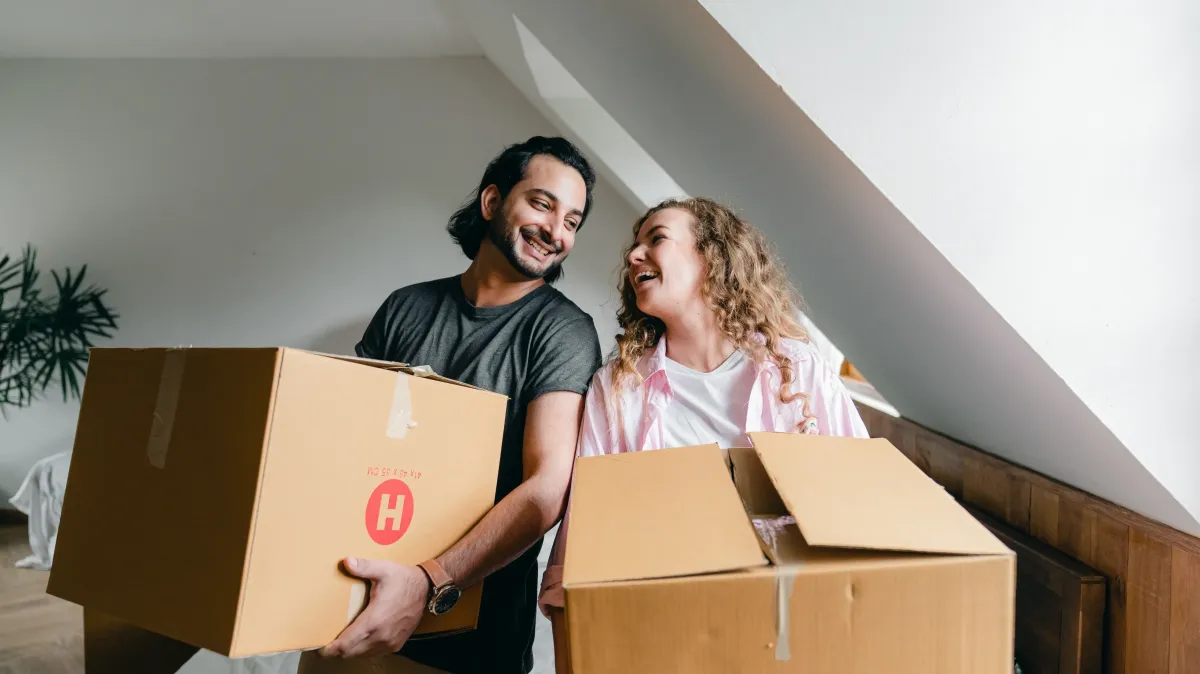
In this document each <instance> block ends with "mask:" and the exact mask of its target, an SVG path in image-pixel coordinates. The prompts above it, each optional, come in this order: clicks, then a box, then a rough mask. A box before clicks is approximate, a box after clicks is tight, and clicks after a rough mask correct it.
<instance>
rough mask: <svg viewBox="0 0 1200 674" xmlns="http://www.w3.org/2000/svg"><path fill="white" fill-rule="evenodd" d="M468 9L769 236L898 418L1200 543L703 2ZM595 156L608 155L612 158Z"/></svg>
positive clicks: (476, 1)
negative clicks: (525, 37)
mask: <svg viewBox="0 0 1200 674" xmlns="http://www.w3.org/2000/svg"><path fill="white" fill-rule="evenodd" d="M457 8H458V9H459V11H460V12H461V14H462V16H463V19H464V21H466V22H467V24H468V25H470V26H471V28H472V30H473V31H474V32H475V34H476V37H477V39H479V42H480V44H481V45H482V46H483V49H484V51H485V53H486V54H487V55H488V57H489V58H491V59H492V60H493V62H495V63H496V64H497V66H498V67H500V69H501V70H502V71H503V72H505V73H506V74H507V75H508V76H509V77H510V78H512V79H513V81H514V83H515V84H517V86H518V87H520V88H522V90H523V91H525V92H526V94H527V95H530V96H531V97H539V98H540V95H539V94H538V92H537V86H536V84H535V83H534V78H533V77H532V75H531V73H530V67H531V66H530V64H529V63H528V61H526V60H525V54H524V52H523V50H522V49H521V46H520V36H519V34H518V29H517V24H516V23H515V22H514V21H513V19H514V17H515V18H516V19H517V20H518V21H519V22H520V24H522V25H524V26H525V27H527V29H528V31H529V32H530V33H531V34H532V35H533V36H536V38H537V40H538V41H539V42H540V43H541V44H542V45H544V47H545V49H546V51H547V52H548V53H550V54H552V55H553V57H554V58H555V59H556V60H557V61H558V62H559V64H560V65H561V67H562V68H564V69H565V70H566V71H567V72H569V73H570V75H571V76H572V77H573V78H574V79H575V80H576V81H577V83H578V84H579V86H580V87H582V89H583V90H584V91H586V93H587V95H588V96H589V97H590V98H591V99H592V100H593V101H594V102H595V104H596V105H597V106H598V108H599V109H600V110H602V111H603V113H604V114H605V115H608V116H610V117H611V119H613V120H615V121H616V122H617V123H618V124H619V126H620V128H621V129H623V130H624V132H627V133H628V135H629V136H630V137H631V138H632V139H633V141H634V142H635V143H636V144H637V146H638V147H639V148H641V149H643V150H644V151H645V152H646V154H647V155H649V157H652V158H653V162H654V163H655V164H657V165H658V166H660V167H661V169H662V170H663V171H665V172H666V174H668V175H669V176H670V178H671V179H672V180H674V182H676V183H677V184H678V185H679V186H680V187H681V188H682V189H684V190H686V191H687V192H688V193H691V194H704V195H710V196H714V197H718V198H723V199H728V200H730V201H732V202H733V203H734V204H735V205H736V206H738V207H739V208H740V209H741V210H742V212H743V213H744V214H745V215H746V216H747V217H748V218H749V219H750V220H751V221H753V222H755V223H756V224H757V225H759V226H760V227H761V228H762V229H763V230H764V231H765V232H767V233H768V235H769V236H770V237H771V238H772V239H773V240H774V241H775V243H776V244H777V245H778V246H779V247H780V249H781V252H782V253H783V255H784V256H785V258H786V260H787V262H788V264H789V267H790V270H791V272H792V275H793V277H794V278H796V279H797V281H798V282H799V283H800V285H801V290H802V292H803V293H804V295H805V298H806V300H807V302H808V303H809V305H810V306H811V307H812V310H813V317H814V319H815V320H816V322H817V323H818V324H819V325H820V326H821V328H822V330H824V332H825V333H827V334H828V335H829V337H830V338H831V339H832V340H833V341H834V342H835V343H836V344H837V345H838V346H839V348H841V349H842V350H843V351H845V352H846V353H847V354H848V355H849V357H850V358H851V360H853V361H854V363H855V364H856V365H857V366H859V367H861V369H862V370H863V371H864V372H866V373H867V374H868V376H869V377H870V378H871V380H872V383H873V384H875V386H876V387H877V388H878V389H879V391H880V392H881V393H882V394H883V395H884V396H885V397H886V398H887V399H888V400H889V401H890V402H891V403H893V404H894V405H895V406H896V407H897V408H898V409H899V410H900V412H901V413H902V414H904V415H905V416H907V417H909V418H911V419H914V420H916V421H918V422H920V423H923V424H925V425H928V426H930V427H932V428H935V429H937V430H940V431H942V432H944V433H947V434H949V435H951V436H953V437H956V438H958V439H960V440H963V441H965V442H969V443H971V444H974V445H977V446H979V447H981V448H983V449H985V450H987V451H990V452H993V453H995V454H997V455H999V456H1003V457H1005V458H1007V459H1009V460H1011V461H1014V462H1016V463H1018V464H1021V465H1025V466H1028V467H1030V468H1032V469H1034V470H1037V471H1040V472H1042V473H1045V474H1047V475H1049V476H1051V477H1054V478H1057V479H1060V480H1062V481H1064V482H1067V483H1070V484H1072V485H1075V486H1077V487H1079V488H1081V489H1084V490H1087V491H1089V492H1092V493H1094V494H1097V495H1099V496H1101V497H1104V498H1107V499H1109V500H1111V501H1114V502H1116V503H1118V504H1121V505H1124V506H1126V507H1128V508H1130V509H1132V510H1135V511H1138V512H1140V513H1142V514H1145V515H1147V516H1149V517H1152V518H1155V519H1157V520H1159V521H1162V522H1164V523H1166V524H1168V525H1171V526H1174V527H1176V528H1178V529H1181V530H1183V531H1187V532H1189V533H1193V534H1200V523H1198V521H1197V518H1196V517H1195V515H1194V514H1193V513H1190V512H1189V511H1188V509H1187V508H1185V507H1184V506H1183V505H1182V504H1181V502H1180V501H1179V500H1178V499H1177V498H1176V497H1175V496H1173V495H1172V494H1171V492H1170V491H1169V490H1168V489H1167V488H1165V487H1164V486H1163V484H1162V483H1161V482H1160V481H1159V480H1157V479H1155V477H1154V476H1153V475H1152V474H1151V473H1150V472H1149V471H1148V470H1147V469H1146V467H1145V466H1144V465H1143V464H1142V463H1141V462H1140V461H1139V460H1138V459H1137V457H1135V455H1134V454H1133V453H1132V452H1131V451H1130V450H1129V449H1127V448H1126V446H1125V445H1124V444H1122V442H1121V441H1120V440H1118V439H1117V437H1116V436H1114V435H1113V433H1112V432H1111V431H1110V430H1109V429H1108V427H1107V426H1106V425H1105V424H1104V423H1102V422H1101V420H1100V419H1098V418H1097V416H1096V415H1095V414H1094V413H1093V412H1092V410H1091V409H1089V408H1088V406H1087V405H1086V404H1084V402H1083V401H1082V400H1081V399H1080V398H1079V396H1078V395H1076V394H1075V393H1074V392H1073V391H1072V390H1071V388H1070V387H1069V386H1068V385H1067V383H1066V382H1064V381H1063V379H1062V378H1061V377H1060V376H1059V375H1058V374H1056V372H1055V371H1054V369H1052V368H1051V366H1050V365H1049V364H1047V362H1046V361H1045V360H1044V359H1043V358H1042V357H1041V356H1039V354H1038V353H1037V352H1036V351H1035V350H1034V349H1033V348H1031V347H1030V345H1029V344H1028V343H1027V341H1026V340H1025V339H1023V338H1022V336H1021V335H1020V334H1018V332H1017V331H1016V330H1014V328H1013V327H1012V325H1010V323H1009V322H1008V321H1006V320H1005V319H1004V318H1003V317H1002V316H1001V315H1000V314H999V313H998V312H997V311H996V310H995V309H994V308H993V306H992V305H991V304H990V303H989V302H988V301H987V299H986V298H985V297H984V296H983V295H981V294H980V293H979V292H978V290H977V289H976V288H975V287H974V286H973V285H972V284H971V282H970V281H969V280H968V278H966V277H964V275H963V274H962V273H960V271H959V270H958V269H956V268H955V267H954V265H952V264H951V262H950V261H948V260H947V258H946V257H945V256H944V255H943V254H942V253H941V252H940V251H939V250H938V249H937V248H936V247H935V246H934V245H933V244H932V243H931V242H930V241H929V240H928V239H927V238H926V237H925V236H924V235H923V234H922V233H921V231H920V230H919V229H918V228H917V227H915V226H914V224H913V223H912V222H910V221H909V220H908V219H907V218H906V217H905V215H904V214H903V213H902V212H901V211H900V210H899V209H897V208H896V206H895V205H894V204H893V203H892V202H891V201H889V199H888V198H887V197H885V196H884V194H883V193H882V192H881V191H880V190H879V189H878V187H877V186H876V185H875V184H873V183H872V181H871V180H869V179H868V177H867V176H866V175H864V173H863V172H862V171H861V170H860V169H859V168H858V166H856V165H855V163H854V162H852V161H851V160H850V159H849V158H848V157H847V156H846V154H845V153H844V152H843V151H842V150H841V149H840V148H839V147H838V146H837V145H835V143H834V142H833V141H832V140H831V139H830V138H829V137H828V136H827V135H826V134H825V133H824V132H822V130H821V129H820V128H818V126H817V125H816V124H814V122H813V120H812V119H810V118H809V117H808V116H807V115H806V114H805V112H804V110H802V109H801V108H800V107H799V106H798V105H797V104H796V102H795V101H794V100H793V99H792V98H790V97H789V96H788V95H787V94H786V93H785V92H784V91H783V90H782V89H781V88H780V86H779V85H778V84H777V83H776V82H775V81H773V80H772V79H771V77H770V76H769V75H768V74H767V73H765V72H764V71H763V69H762V68H760V67H759V65H758V64H757V63H756V62H755V61H754V59H753V58H751V56H749V55H748V54H747V53H746V50H745V49H744V48H743V47H742V46H741V45H740V44H739V43H738V42H737V41H736V40H735V39H734V38H733V37H731V35H730V34H729V33H728V32H727V31H726V30H725V29H723V28H722V26H721V25H720V24H719V23H718V22H717V21H716V20H715V19H714V17H713V16H712V15H711V14H710V13H708V12H707V11H706V10H705V9H704V7H702V6H701V5H700V4H698V3H697V2H695V1H694V0H608V1H606V2H604V3H595V2H589V1H588V0H459V2H458V3H457ZM484 33H487V36H486V39H485V36H484ZM540 104H541V105H546V103H545V100H541V101H540ZM558 121H560V122H562V121H564V120H563V118H562V116H561V115H560V116H559V117H558ZM576 123H577V124H579V123H581V122H580V121H579V120H576ZM571 133H572V134H578V135H581V136H586V135H587V132H586V129H581V128H580V129H571ZM591 149H593V151H594V152H595V153H596V154H597V155H598V156H599V157H600V159H601V160H604V154H605V147H603V146H600V147H594V148H591ZM609 170H612V167H611V166H610V167H609ZM635 182H636V181H635ZM627 193H628V192H627Z"/></svg>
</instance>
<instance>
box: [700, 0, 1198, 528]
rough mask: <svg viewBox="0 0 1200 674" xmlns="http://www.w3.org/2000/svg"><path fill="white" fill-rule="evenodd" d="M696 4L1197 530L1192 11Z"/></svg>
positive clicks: (757, 1)
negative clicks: (1183, 510)
mask: <svg viewBox="0 0 1200 674" xmlns="http://www.w3.org/2000/svg"><path fill="white" fill-rule="evenodd" d="M702 4H704V5H705V6H706V7H707V8H708V9H709V10H710V11H711V12H712V13H713V15H714V16H715V17H716V18H717V19H718V20H720V21H721V23H722V25H723V26H724V27H725V28H726V29H727V30H729V32H730V33H731V34H732V35H733V36H734V37H735V38H737V39H738V41H739V42H741V43H742V45H743V46H745V47H746V48H747V51H748V52H749V53H750V54H751V55H752V56H753V57H754V58H755V59H756V60H757V61H758V62H759V63H760V65H762V66H763V68H764V70H765V71H766V72H767V73H768V74H770V75H771V76H772V77H774V78H775V79H776V80H777V81H778V82H779V83H780V85H781V86H782V87H783V88H784V89H785V90H786V91H787V93H788V94H789V95H790V96H791V97H792V98H793V99H795V100H796V102H797V103H798V104H799V105H800V106H801V107H802V108H803V109H804V110H805V112H807V113H808V114H809V115H810V116H811V117H812V118H813V120H814V121H815V122H816V123H817V125H818V126H820V128H821V130H822V131H824V132H825V133H826V134H828V135H829V137H830V139H831V140H832V141H833V142H835V143H837V145H838V147H840V148H841V149H842V150H843V151H845V152H846V154H847V155H849V157H850V158H851V159H853V160H854V162H855V163H856V164H857V165H858V167H859V168H861V169H862V170H863V172H864V173H866V174H867V176H868V177H869V178H870V179H871V180H872V182H874V183H875V185H877V186H878V187H879V188H880V190H882V191H883V193H884V194H886V195H887V196H888V197H889V198H890V199H891V200H892V201H893V202H894V203H895V204H896V205H897V206H898V207H899V209H900V210H901V211H903V212H904V213H905V214H906V215H907V216H908V217H909V218H910V219H911V220H912V222H913V224H914V225H916V227H917V228H918V229H920V231H921V233H922V234H924V235H925V236H926V237H927V238H928V239H929V240H930V241H931V242H932V243H933V244H934V245H935V246H936V247H937V248H938V250H939V251H941V252H942V253H943V254H944V255H945V256H946V257H947V259H948V260H949V261H950V262H951V263H952V264H953V265H954V266H955V267H956V268H957V269H958V270H959V271H960V272H961V273H962V274H963V275H964V276H965V277H966V278H967V279H968V280H970V282H971V283H972V284H973V285H974V286H975V287H976V288H977V289H978V290H979V291H980V293H981V294H982V295H983V296H984V297H985V298H986V299H987V301H988V302H989V303H991V304H992V306H994V307H995V308H996V310H997V311H999V312H1000V314H1001V315H1003V316H1004V318H1005V319H1006V320H1007V321H1008V322H1009V323H1010V324H1012V326H1013V327H1014V328H1016V330H1017V331H1018V332H1019V333H1020V334H1021V336H1022V337H1023V338H1024V339H1025V340H1026V341H1028V342H1029V344H1030V345H1031V346H1032V347H1033V348H1034V349H1035V350H1036V351H1037V353H1038V354H1039V355H1040V356H1041V357H1042V358H1044V359H1045V360H1046V362H1048V363H1049V364H1050V366H1051V367H1052V368H1053V369H1054V371H1055V372H1056V373H1057V374H1058V375H1059V376H1061V377H1062V378H1063V379H1064V380H1066V382H1067V384H1068V385H1069V386H1070V387H1071V389H1072V390H1073V391H1074V392H1075V393H1076V394H1077V395H1078V396H1079V397H1080V399H1082V400H1083V401H1084V403H1086V404H1087V406H1088V407H1090V408H1091V409H1092V410H1093V411H1094V412H1095V413H1096V415H1097V416H1098V417H1099V418H1100V419H1101V420H1102V421H1103V422H1104V423H1105V424H1106V425H1107V426H1108V427H1109V428H1110V429H1111V430H1112V431H1113V433H1114V434H1115V435H1116V436H1117V437H1118V438H1119V439H1120V440H1121V441H1122V442H1123V443H1124V444H1125V445H1126V446H1127V447H1128V448H1129V449H1130V450H1131V451H1132V452H1133V453H1134V454H1135V455H1136V456H1137V458H1138V459H1139V460H1140V461H1141V462H1142V463H1143V464H1144V465H1145V466H1146V467H1147V468H1148V469H1149V470H1150V471H1151V472H1152V473H1153V474H1154V476H1155V477H1156V478H1157V479H1158V480H1159V481H1160V482H1162V483H1163V484H1164V485H1166V486H1167V487H1168V489H1170V491H1171V492H1172V493H1173V494H1174V495H1175V497H1176V498H1178V499H1179V500H1180V501H1181V502H1182V503H1183V504H1184V505H1185V506H1186V507H1187V508H1188V509H1189V510H1190V511H1191V512H1192V513H1193V514H1194V515H1196V516H1198V517H1200V440H1198V439H1197V438H1196V435H1195V432H1194V428H1195V425H1194V424H1193V423H1192V419H1193V417H1194V415H1195V411H1194V410H1195V406H1196V403H1197V401H1200V377H1198V376H1197V375H1200V264H1198V259H1197V258H1198V257H1200V196H1198V195H1200V191H1198V189H1197V186H1198V185H1200V86H1198V85H1197V83H1198V82H1200V43H1198V42H1197V41H1196V35H1197V34H1200V4H1198V3H1196V2H1194V1H1190V0H1155V1H1152V2H1132V1H1128V0H1100V1H1099V2H1087V3H1064V2H1051V3H1045V2H1032V1H1030V2H1015V3H990V4H986V5H981V4H979V3H954V2H944V1H942V0H914V1H910V2H906V3H903V5H902V6H901V5H895V4H890V3H880V2H878V0H849V1H847V2H839V3H825V4H819V5H817V4H812V3H779V2H773V1H771V0H732V1H731V0H702ZM867 374H868V376H870V373H869V372H868V373H867ZM1019 421H1020V420H1014V422H1019Z"/></svg>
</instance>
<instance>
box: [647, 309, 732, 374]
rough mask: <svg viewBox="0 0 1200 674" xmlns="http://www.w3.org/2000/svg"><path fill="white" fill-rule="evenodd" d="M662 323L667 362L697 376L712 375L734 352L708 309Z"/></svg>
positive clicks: (730, 343) (715, 318)
mask: <svg viewBox="0 0 1200 674" xmlns="http://www.w3.org/2000/svg"><path fill="white" fill-rule="evenodd" d="M663 322H664V323H665V324H666V331H665V332H664V333H663V339H665V340H667V358H670V359H671V360H673V361H675V362H676V363H679V364H680V365H682V366H684V367H687V368H691V369H693V370H696V371H697V372H712V371H713V370H715V369H717V368H718V367H720V365H721V363H724V362H725V361H726V360H728V359H729V356H730V355H731V354H732V353H733V352H734V350H735V349H736V348H737V345H735V344H734V343H733V342H731V341H729V338H728V337H727V336H726V335H725V333H724V332H722V331H721V329H720V327H719V326H718V325H717V317H716V316H715V315H713V313H712V311H710V310H708V309H707V308H705V309H704V310H701V311H697V312H692V313H687V314H685V315H683V316H680V317H678V318H675V319H672V320H670V321H663Z"/></svg>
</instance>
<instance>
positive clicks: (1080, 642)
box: [967, 505, 1107, 674]
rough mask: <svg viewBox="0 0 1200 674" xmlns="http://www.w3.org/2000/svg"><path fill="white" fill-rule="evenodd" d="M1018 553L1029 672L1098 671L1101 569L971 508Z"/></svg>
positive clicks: (1020, 651)
mask: <svg viewBox="0 0 1200 674" xmlns="http://www.w3.org/2000/svg"><path fill="white" fill-rule="evenodd" d="M967 508H968V510H970V511H971V514H973V515H974V516H975V517H976V518H977V519H978V520H979V521H980V522H982V523H983V524H984V526H986V527H987V528H988V529H991V531H992V533H994V534H996V536H997V537H998V538H999V539H1000V540H1001V541H1003V542H1004V544H1005V545H1007V546H1008V547H1009V548H1010V549H1011V550H1012V551H1013V552H1015V553H1017V625H1016V635H1015V636H1016V655H1017V662H1019V663H1020V664H1021V671H1022V672H1025V674H1100V672H1101V671H1102V661H1103V653H1104V602H1105V593H1104V588H1105V585H1106V584H1107V583H1106V580H1105V578H1104V575H1103V574H1101V573H1100V572H1099V571H1097V570H1095V569H1092V568H1090V567H1088V566H1086V565H1084V564H1081V563H1080V562H1078V561H1077V560H1074V559H1072V558H1070V557H1069V556H1067V555H1066V554H1064V553H1062V552H1061V551H1059V550H1057V549H1056V548H1054V547H1052V546H1050V545H1048V544H1046V543H1044V542H1042V541H1039V540H1038V539H1036V538H1034V537H1032V536H1030V535H1029V534H1027V533H1024V532H1022V531H1019V530H1017V529H1016V528H1015V527H1012V526H1009V525H1007V524H1005V523H1002V522H1001V521H1000V520H997V519H994V518H992V517H990V516H989V515H985V514H983V513H982V512H980V511H979V510H978V509H976V508H973V507H971V506H970V505H968V506H967Z"/></svg>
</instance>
